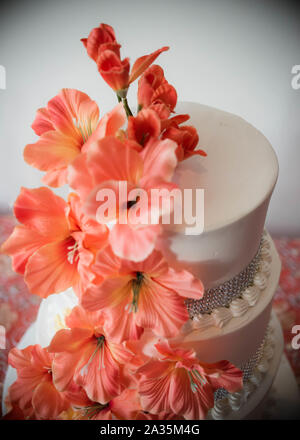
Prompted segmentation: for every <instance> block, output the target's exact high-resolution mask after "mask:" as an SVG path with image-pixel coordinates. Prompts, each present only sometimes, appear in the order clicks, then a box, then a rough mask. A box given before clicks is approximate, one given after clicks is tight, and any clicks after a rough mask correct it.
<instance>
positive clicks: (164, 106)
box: [138, 64, 177, 119]
mask: <svg viewBox="0 0 300 440" xmlns="http://www.w3.org/2000/svg"><path fill="white" fill-rule="evenodd" d="M176 103H177V93H176V90H175V88H174V87H173V86H171V84H169V83H168V81H167V80H166V79H165V76H164V71H163V69H162V68H161V67H160V66H158V65H156V64H155V65H153V66H151V67H149V68H148V69H147V70H146V71H145V73H144V74H143V75H142V76H141V78H140V80H139V85H138V104H139V107H140V108H149V107H150V108H152V109H153V110H155V111H157V113H158V114H159V115H160V117H161V119H167V118H168V117H169V115H170V112H171V111H173V110H174V108H175V106H176Z"/></svg>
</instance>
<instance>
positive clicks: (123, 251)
mask: <svg viewBox="0 0 300 440" xmlns="http://www.w3.org/2000/svg"><path fill="white" fill-rule="evenodd" d="M159 233H160V226H159V225H149V226H145V227H141V228H135V229H133V228H131V227H130V226H129V225H128V224H124V225H120V224H116V225H115V226H114V227H113V229H112V230H111V232H110V234H109V242H110V245H111V247H112V250H113V252H114V253H115V254H116V255H117V256H118V257H120V258H125V259H128V260H132V261H135V262H138V261H142V260H144V259H145V258H147V257H148V256H149V255H150V254H151V252H152V251H153V250H154V247H155V241H156V238H157V236H158V234H159Z"/></svg>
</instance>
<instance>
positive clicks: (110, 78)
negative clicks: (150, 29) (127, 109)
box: [97, 47, 169, 92]
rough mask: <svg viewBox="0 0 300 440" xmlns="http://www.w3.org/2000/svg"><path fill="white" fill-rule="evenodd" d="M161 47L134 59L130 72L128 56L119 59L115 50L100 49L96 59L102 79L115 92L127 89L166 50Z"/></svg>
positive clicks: (166, 48)
mask: <svg viewBox="0 0 300 440" xmlns="http://www.w3.org/2000/svg"><path fill="white" fill-rule="evenodd" d="M168 49H169V48H168V47H162V48H161V49H158V50H156V51H155V52H153V53H151V54H149V55H144V56H142V57H140V58H138V59H137V60H136V62H135V63H134V65H133V67H132V69H131V72H130V73H129V70H130V63H129V58H125V59H124V60H121V59H120V57H119V56H118V54H117V52H116V51H115V50H112V48H108V49H106V50H103V51H102V50H101V51H100V53H99V56H98V59H97V66H98V70H99V73H100V74H101V76H102V78H103V79H104V81H106V82H107V84H108V85H109V86H110V87H111V88H112V89H113V90H115V91H116V92H119V91H121V90H127V89H128V87H129V86H130V84H131V83H132V82H133V81H135V80H136V79H137V78H138V77H139V76H140V75H141V74H142V73H143V72H144V71H145V70H146V69H147V68H148V67H149V66H150V65H151V64H152V63H153V62H154V61H155V60H156V58H157V57H158V56H159V55H160V54H161V53H162V52H165V51H166V50H168Z"/></svg>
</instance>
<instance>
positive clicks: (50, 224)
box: [2, 24, 242, 419]
mask: <svg viewBox="0 0 300 440" xmlns="http://www.w3.org/2000/svg"><path fill="white" fill-rule="evenodd" d="M82 42H83V44H84V46H85V47H86V50H87V53H88V55H89V56H90V57H91V58H92V59H93V60H94V61H95V62H96V64H97V68H98V71H99V73H100V75H101V76H102V77H103V79H104V80H105V81H106V82H107V83H108V85H109V86H110V87H111V88H112V89H113V90H114V91H116V93H117V98H118V101H119V103H118V104H117V106H116V107H115V108H114V109H113V110H112V111H111V112H109V113H107V114H105V115H103V116H102V117H101V118H100V116H99V109H98V106H97V104H96V103H95V102H94V101H92V100H91V99H90V98H89V96H87V95H86V94H85V93H83V92H80V91H77V90H72V89H63V90H62V91H61V92H60V93H59V94H58V95H57V96H55V97H54V98H53V99H51V100H50V101H49V102H48V104H47V106H46V107H44V108H41V109H39V110H38V111H37V115H36V118H35V120H34V122H33V124H32V128H33V130H34V131H35V133H36V134H37V136H38V140H37V141H36V142H35V143H34V144H29V145H27V146H26V147H25V151H24V158H25V161H26V162H27V163H29V164H30V165H32V166H34V167H36V168H38V169H39V170H41V171H44V172H45V174H44V177H43V182H44V184H46V185H48V186H50V187H54V188H55V187H59V186H61V185H64V184H68V185H69V186H70V188H71V189H72V191H73V192H71V193H70V194H69V197H68V200H67V201H65V200H64V199H62V198H61V197H59V196H57V195H56V194H55V193H54V192H53V191H52V190H51V189H50V188H48V187H46V186H44V187H40V188H37V189H26V188H22V189H21V192H20V195H19V197H18V198H17V200H16V202H15V206H14V213H15V216H16V218H17V220H18V221H19V224H18V225H17V226H16V227H15V229H14V231H13V233H12V234H11V236H10V237H9V238H8V240H7V241H6V242H5V243H4V244H3V246H2V251H3V252H5V253H7V254H9V255H11V257H12V264H13V268H14V270H15V271H16V272H18V273H20V274H22V275H23V276H24V279H25V282H26V284H27V286H28V288H29V290H30V291H31V292H32V293H33V294H36V295H39V296H41V297H42V298H46V297H47V296H49V295H51V294H54V293H59V292H63V291H65V290H66V289H68V288H70V287H72V288H73V289H74V291H75V293H76V294H77V296H78V302H79V305H78V306H76V307H74V308H73V310H72V311H71V313H70V314H69V315H68V316H67V317H66V328H63V329H61V330H59V331H58V332H57V333H56V334H55V335H54V337H53V339H52V341H51V343H50V345H49V346H48V347H46V348H42V347H41V346H39V345H33V346H29V347H27V348H25V349H24V350H19V349H17V348H14V349H12V350H11V352H10V354H9V363H10V365H12V366H13V367H14V368H16V370H17V373H18V378H17V380H16V382H15V383H14V384H13V385H12V386H11V387H10V391H9V400H10V404H11V411H10V412H9V413H8V414H7V416H6V417H7V418H32V419H61V418H67V419H85V418H94V419H112V418H116V419H180V418H186V419H202V418H205V415H206V413H207V411H208V410H209V409H210V408H211V407H212V406H213V404H214V391H215V390H216V389H218V388H220V387H224V388H226V389H227V390H229V391H230V392H234V391H236V390H238V389H240V388H241V386H242V373H241V371H240V370H239V369H237V368H236V367H234V366H233V365H232V364H230V362H228V361H218V362H216V363H214V364H207V363H204V362H201V360H200V359H198V358H197V355H196V353H195V352H194V351H193V350H190V349H187V348H185V347H184V346H183V345H182V344H180V342H178V341H180V330H181V328H182V326H183V325H184V324H185V323H186V322H187V320H188V319H189V317H188V313H187V309H186V307H185V299H186V298H193V299H200V298H201V297H202V296H203V293H204V289H203V285H202V283H201V281H200V280H198V279H196V278H195V277H194V276H193V275H192V274H191V273H189V272H188V271H186V270H181V271H178V270H175V269H174V268H172V267H170V266H169V265H168V264H167V262H166V261H165V259H164V257H163V255H162V254H161V253H160V252H159V251H158V250H157V249H156V243H157V238H158V237H159V235H160V233H161V225H160V222H159V218H160V216H161V214H162V212H161V210H160V207H157V206H155V207H153V206H151V204H149V205H147V206H146V207H144V208H143V209H144V210H145V211H146V213H145V214H147V213H149V212H151V210H153V209H156V210H157V218H158V221H157V223H156V224H151V225H149V224H139V225H136V224H131V223H130V221H129V222H127V223H126V224H123V223H121V222H120V221H119V220H120V216H121V215H122V216H124V215H125V216H129V213H130V210H132V209H136V208H137V206H138V205H139V198H138V197H137V198H136V199H135V200H128V202H127V203H126V204H125V206H121V207H119V208H118V210H117V211H116V212H115V214H114V216H113V218H111V219H110V222H109V223H110V224H109V225H108V224H104V223H99V221H97V219H96V210H97V207H98V206H99V202H98V201H97V200H96V194H97V192H98V191H99V189H101V188H110V189H112V190H114V191H115V194H116V198H117V199H119V197H120V194H119V193H118V191H119V189H118V188H119V186H118V184H119V182H126V183H127V186H128V188H129V189H133V188H134V189H137V190H138V189H143V190H144V191H146V192H150V191H151V190H152V189H172V188H176V185H175V184H174V183H173V182H172V177H173V174H174V171H175V169H176V166H177V164H178V162H179V161H182V160H184V159H186V158H189V157H190V156H192V155H195V154H198V155H203V156H205V153H204V152H203V151H202V150H199V149H196V146H197V144H198V135H197V131H196V129H195V128H194V127H193V126H190V125H184V122H186V121H187V120H188V119H189V116H188V115H180V114H176V113H175V107H176V103H177V93H176V90H175V89H174V87H173V86H172V85H170V84H169V83H168V82H167V80H166V79H165V76H164V72H163V69H162V68H161V67H159V66H158V65H153V62H154V60H155V59H156V58H157V57H158V56H159V55H160V54H161V53H162V52H163V51H165V50H167V49H168V48H166V47H163V48H162V49H159V50H157V51H155V52H153V53H152V54H150V55H145V56H142V57H140V58H138V60H137V61H136V62H135V63H134V64H133V67H132V69H131V71H130V64H129V60H128V58H125V59H123V60H122V59H121V57H120V47H121V46H120V44H119V43H118V42H117V41H116V37H115V33H114V30H113V29H112V27H111V26H108V25H106V24H101V25H100V26H99V27H97V28H95V29H93V30H92V31H91V32H90V34H89V36H88V38H85V39H82ZM137 78H139V82H138V113H137V115H136V116H134V115H133V114H132V112H131V110H130V108H129V104H128V101H127V91H128V88H129V86H130V84H131V83H132V82H133V81H135V80H136V79H137ZM175 340H176V343H175V342H174V341H175Z"/></svg>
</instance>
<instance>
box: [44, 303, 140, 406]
mask: <svg viewBox="0 0 300 440" xmlns="http://www.w3.org/2000/svg"><path fill="white" fill-rule="evenodd" d="M104 322H105V316H104V315H103V313H102V312H95V313H89V312H86V311H85V310H84V309H83V308H82V307H80V306H76V307H74V309H73V310H72V312H71V314H70V315H69V316H67V317H66V325H67V326H68V327H69V328H68V329H63V330H59V331H58V332H57V333H56V334H55V336H54V338H53V339H52V341H51V343H50V346H49V351H50V352H52V353H56V355H55V359H54V362H53V377H54V379H53V380H54V383H55V385H56V387H57V388H58V389H59V390H60V391H64V390H65V389H67V388H68V386H69V384H70V382H71V381H72V380H73V379H74V381H75V383H76V384H77V385H79V386H81V387H82V388H83V389H84V390H85V392H86V394H87V396H88V398H89V399H90V400H92V401H95V402H99V403H101V404H103V405H105V404H107V403H108V402H110V401H111V400H112V399H113V398H115V397H116V396H118V395H120V394H121V392H122V391H123V390H124V389H125V388H126V387H127V385H128V384H129V383H130V381H129V379H128V378H127V376H126V373H125V368H124V365H125V364H126V363H127V362H129V361H130V359H131V358H132V353H131V352H130V351H129V350H127V349H126V348H125V346H124V345H121V344H116V343H114V342H112V341H111V340H110V339H109V338H108V337H107V334H106V332H105V331H104V329H103V324H104Z"/></svg>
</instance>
